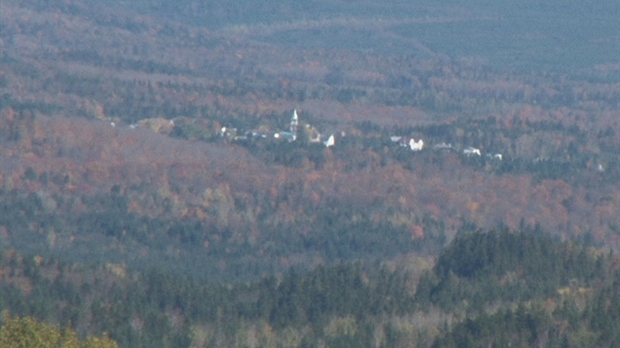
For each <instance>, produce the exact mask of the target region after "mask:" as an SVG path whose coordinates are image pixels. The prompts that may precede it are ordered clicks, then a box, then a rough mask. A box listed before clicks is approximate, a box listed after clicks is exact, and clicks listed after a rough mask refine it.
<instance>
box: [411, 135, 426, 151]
mask: <svg viewBox="0 0 620 348" xmlns="http://www.w3.org/2000/svg"><path fill="white" fill-rule="evenodd" d="M409 147H410V148H411V150H412V151H420V150H422V148H424V140H422V139H420V140H418V141H417V142H416V141H415V140H413V138H412V139H411V140H409Z"/></svg>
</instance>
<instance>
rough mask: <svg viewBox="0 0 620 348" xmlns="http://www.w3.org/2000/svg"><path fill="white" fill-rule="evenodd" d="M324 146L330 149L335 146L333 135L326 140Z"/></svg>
mask: <svg viewBox="0 0 620 348" xmlns="http://www.w3.org/2000/svg"><path fill="white" fill-rule="evenodd" d="M323 144H325V147H331V146H334V145H336V138H334V135H333V134H332V135H330V136H329V138H327V140H326V141H325V142H324V143H323Z"/></svg>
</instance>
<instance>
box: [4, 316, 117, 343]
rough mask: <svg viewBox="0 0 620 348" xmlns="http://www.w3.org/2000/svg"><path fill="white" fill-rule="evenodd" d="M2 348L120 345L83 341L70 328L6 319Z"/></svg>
mask: <svg viewBox="0 0 620 348" xmlns="http://www.w3.org/2000/svg"><path fill="white" fill-rule="evenodd" d="M0 346H1V347H4V348H54V347H66V348H118V344H117V343H116V342H115V341H113V340H111V339H110V338H108V337H107V336H105V335H104V336H103V337H93V336H89V337H87V338H86V339H85V340H83V341H81V340H80V339H79V338H78V337H77V334H76V333H75V331H73V330H71V329H70V328H66V329H64V330H61V329H60V328H59V327H57V326H52V325H49V324H45V323H40V322H38V321H37V320H35V319H33V318H31V317H26V318H8V317H6V318H5V319H4V325H3V326H2V329H0Z"/></svg>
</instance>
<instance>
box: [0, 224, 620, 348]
mask: <svg viewBox="0 0 620 348" xmlns="http://www.w3.org/2000/svg"><path fill="white" fill-rule="evenodd" d="M1 256H2V259H1V260H0V262H1V264H2V273H3V280H2V283H1V286H2V287H1V288H0V289H1V291H2V294H3V297H2V302H1V304H2V306H3V307H5V308H8V309H10V311H11V314H13V315H20V316H25V315H29V316H36V317H39V318H43V319H44V320H47V321H51V322H54V323H60V325H62V326H66V325H73V326H74V327H75V328H76V329H77V330H78V331H79V332H81V333H82V334H93V333H101V332H108V333H109V334H110V337H111V338H112V339H114V340H116V341H117V342H119V344H120V345H121V346H131V347H152V346H174V347H181V346H197V347H202V346H209V347H212V346H213V347H247V346H255V347H260V346H262V347H280V346H302V347H306V346H310V347H315V346H321V345H327V346H330V347H383V346H385V347H409V346H411V345H414V346H430V345H431V344H432V345H433V346H436V347H450V346H455V347H464V346H472V347H473V346H481V345H485V346H486V345H489V344H492V345H499V346H508V345H510V344H512V346H519V347H529V346H531V345H532V344H535V343H536V344H542V345H544V346H547V347H564V346H569V347H573V346H574V347H580V346H597V347H614V346H616V345H618V344H619V343H620V336H619V335H618V333H619V332H620V330H619V328H620V327H618V325H619V324H618V323H619V322H620V321H618V318H620V269H619V268H618V267H619V266H620V260H619V259H618V258H617V257H614V256H612V255H611V254H610V253H609V252H607V251H603V250H599V249H595V248H591V247H585V246H583V245H579V244H574V243H569V242H560V241H557V240H553V239H551V238H549V237H546V236H543V235H540V234H537V233H535V232H531V231H530V232H528V233H526V232H508V231H505V230H503V231H490V232H487V233H482V232H470V233H466V232H463V233H462V234H459V236H457V238H456V239H455V240H454V241H453V242H452V243H451V244H450V245H449V246H448V247H447V249H446V251H445V252H443V253H442V254H441V256H440V257H439V259H438V260H437V262H436V264H435V265H434V266H433V267H432V268H430V265H429V264H428V263H426V262H425V261H424V260H422V259H419V258H418V259H416V258H412V259H408V260H405V261H404V262H400V265H401V266H396V267H394V266H395V264H381V263H377V262H355V263H340V264H337V265H332V266H318V267H316V268H314V269H313V270H311V271H300V270H298V269H296V268H293V269H291V270H289V271H287V272H285V273H284V274H281V275H279V276H277V277H276V276H267V277H264V278H262V279H260V280H255V281H252V282H245V283H236V284H234V285H233V284H214V283H212V282H209V281H205V280H195V279H192V278H191V277H187V276H184V275H179V274H178V273H172V272H167V271H161V270H158V269H152V270H150V271H148V272H132V271H128V270H126V269H125V268H123V267H122V266H120V265H115V264H107V265H105V266H101V267H98V268H80V267H76V266H73V265H70V264H66V263H62V262H60V261H57V260H52V259H50V260H45V259H42V258H34V259H32V258H25V257H22V256H20V255H18V254H16V253H7V252H5V253H3V254H2V255H1ZM424 269H425V271H423V272H422V273H420V270H424ZM418 278H420V280H419V281H418Z"/></svg>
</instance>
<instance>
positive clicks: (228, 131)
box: [220, 109, 345, 147]
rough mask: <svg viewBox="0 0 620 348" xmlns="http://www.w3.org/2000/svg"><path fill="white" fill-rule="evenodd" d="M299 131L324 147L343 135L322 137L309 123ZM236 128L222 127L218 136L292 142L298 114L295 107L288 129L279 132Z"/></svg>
mask: <svg viewBox="0 0 620 348" xmlns="http://www.w3.org/2000/svg"><path fill="white" fill-rule="evenodd" d="M301 131H303V132H305V133H306V136H307V139H308V141H309V142H310V143H322V144H323V145H325V147H332V146H334V145H336V138H337V137H341V136H344V135H345V134H344V132H339V133H332V134H331V135H330V136H328V137H327V139H324V138H323V136H322V135H321V133H319V132H318V131H317V129H316V128H314V126H312V125H310V124H306V125H305V127H304V128H303V129H301ZM237 132H238V131H237V129H236V128H228V127H222V128H221V130H220V136H222V137H226V138H229V139H232V140H247V139H257V138H274V139H277V140H283V141H287V142H289V143H292V142H294V141H296V140H297V139H298V134H299V132H300V129H299V115H298V114H297V109H295V110H293V115H292V116H291V122H290V125H289V129H288V130H285V131H279V132H273V133H272V132H265V131H258V130H255V131H250V132H247V133H245V134H244V135H238V134H237Z"/></svg>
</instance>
